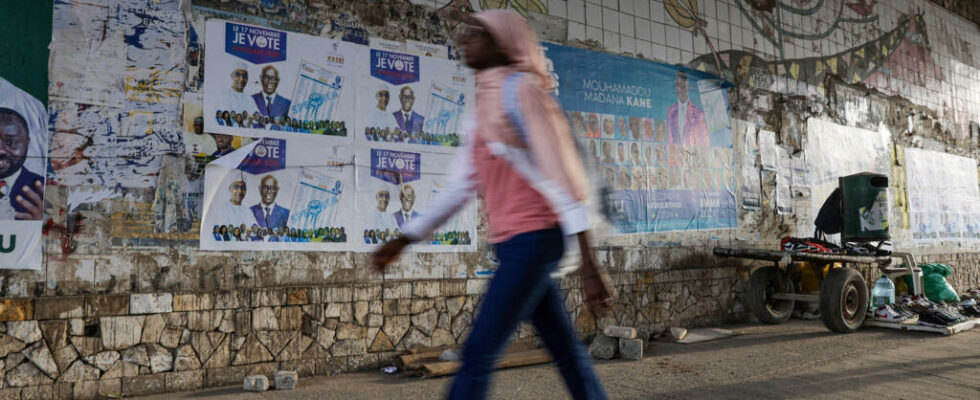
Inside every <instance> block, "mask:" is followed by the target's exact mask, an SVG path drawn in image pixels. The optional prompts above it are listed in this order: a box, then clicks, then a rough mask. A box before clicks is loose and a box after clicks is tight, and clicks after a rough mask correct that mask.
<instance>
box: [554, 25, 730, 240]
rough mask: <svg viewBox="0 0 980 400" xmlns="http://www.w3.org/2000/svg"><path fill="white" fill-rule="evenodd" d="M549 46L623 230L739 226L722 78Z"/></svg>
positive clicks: (572, 116)
mask: <svg viewBox="0 0 980 400" xmlns="http://www.w3.org/2000/svg"><path fill="white" fill-rule="evenodd" d="M544 51H545V56H546V57H547V58H548V59H549V61H550V62H549V67H550V68H551V71H550V72H551V77H552V79H553V80H554V81H555V84H556V88H555V91H556V95H557V98H558V101H559V103H560V104H561V106H562V107H563V108H564V109H565V110H566V112H567V113H568V119H569V123H570V124H571V128H572V132H573V134H574V135H575V136H576V137H577V139H578V141H579V142H580V144H581V145H582V147H584V148H585V149H587V151H588V152H589V154H590V155H591V157H592V158H593V159H594V161H596V162H595V165H596V168H597V169H599V170H598V171H596V172H598V173H599V174H600V176H601V177H602V178H603V180H604V181H605V182H607V183H608V184H609V185H610V186H611V187H612V189H613V193H612V203H613V207H615V209H616V211H617V215H620V216H622V217H621V218H617V220H616V221H613V226H614V227H615V228H616V229H617V230H618V232H620V233H644V232H666V231H678V230H701V229H728V228H734V227H735V226H736V223H737V222H736V215H735V210H736V200H735V190H734V185H735V182H734V171H733V151H732V129H731V121H730V119H729V116H728V99H727V93H726V90H725V85H726V84H725V83H724V82H723V81H719V80H716V79H714V78H712V77H711V76H709V75H707V74H703V73H701V72H698V71H693V70H687V69H683V68H680V67H674V66H668V65H664V64H659V63H654V62H650V61H644V60H638V59H633V58H627V57H620V56H614V55H606V54H602V53H596V52H591V51H587V50H582V49H576V48H571V47H565V46H559V45H552V44H546V45H545V46H544Z"/></svg>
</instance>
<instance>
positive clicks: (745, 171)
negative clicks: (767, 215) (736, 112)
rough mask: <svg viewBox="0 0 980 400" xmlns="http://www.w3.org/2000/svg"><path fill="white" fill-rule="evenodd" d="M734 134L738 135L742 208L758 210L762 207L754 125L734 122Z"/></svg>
mask: <svg viewBox="0 0 980 400" xmlns="http://www.w3.org/2000/svg"><path fill="white" fill-rule="evenodd" d="M734 126H735V132H736V133H737V135H738V138H737V139H736V143H738V150H737V151H738V154H739V157H740V166H741V168H740V169H739V175H740V177H739V178H740V179H739V182H741V183H742V187H741V189H742V190H741V193H742V208H744V209H746V210H758V209H759V208H760V207H762V181H761V179H760V177H759V167H758V165H756V160H757V159H758V154H759V150H758V144H757V143H758V142H757V134H756V128H755V125H754V124H751V123H749V122H746V121H735V124H734Z"/></svg>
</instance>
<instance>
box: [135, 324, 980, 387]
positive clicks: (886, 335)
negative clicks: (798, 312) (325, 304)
mask: <svg viewBox="0 0 980 400" xmlns="http://www.w3.org/2000/svg"><path fill="white" fill-rule="evenodd" d="M726 328H732V329H741V330H744V331H745V332H746V334H745V335H743V336H738V337H735V338H731V339H725V340H720V341H716V342H708V343H701V344H694V345H680V344H672V343H661V342H653V343H651V345H650V347H649V348H648V352H647V356H646V357H645V358H644V359H643V360H642V361H637V362H629V361H619V360H614V361H604V362H598V363H597V364H596V370H597V372H598V373H599V376H600V378H601V379H602V382H603V383H604V384H605V386H606V390H607V392H608V393H609V397H610V398H611V399H662V398H666V399H692V398H701V399H716V398H717V399H747V398H765V399H770V398H817V399H861V400H867V399H945V398H949V399H977V398H980V368H978V367H980V328H977V329H975V330H972V331H967V332H964V333H960V334H957V335H953V336H948V337H944V336H941V335H938V334H927V333H919V332H899V331H893V330H887V329H876V328H866V329H862V330H861V331H859V332H857V333H854V334H850V335H840V334H834V333H831V332H830V331H828V330H827V329H825V328H824V327H823V325H822V324H821V323H820V322H819V321H790V322H787V323H785V324H782V325H777V326H769V325H738V326H726ZM448 382H449V379H447V378H442V379H431V380H424V379H416V378H409V379H406V378H402V379H399V378H395V377H392V376H387V375H384V374H382V373H380V372H362V373H355V374H346V375H339V376H331V377H312V378H301V379H300V382H299V387H298V388H297V389H295V390H292V391H283V392H277V391H275V390H272V391H269V392H265V393H261V394H258V393H243V392H242V391H241V387H240V386H239V387H234V388H221V389H209V390H203V391H198V392H189V393H178V394H167V395H158V396H150V397H146V398H145V399H147V400H149V399H158V400H162V399H221V400H231V399H245V400H248V399H338V400H355V399H396V400H415V399H440V398H441V397H442V395H443V391H444V390H445V388H446V385H447V384H448ZM492 398H494V399H515V400H517V399H528V400H531V399H535V400H537V399H566V398H569V397H568V394H567V392H566V391H565V389H564V387H563V386H562V382H561V378H560V377H559V376H558V374H557V371H556V370H555V369H554V367H552V366H533V367H525V368H517V369H510V370H504V371H499V372H497V373H496V374H495V375H494V382H493V392H492Z"/></svg>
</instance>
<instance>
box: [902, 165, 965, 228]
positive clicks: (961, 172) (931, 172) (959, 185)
mask: <svg viewBox="0 0 980 400" xmlns="http://www.w3.org/2000/svg"><path fill="white" fill-rule="evenodd" d="M976 165H977V162H976V160H974V159H972V158H967V157H961V156H957V155H953V154H947V153H943V152H938V151H929V150H921V149H913V148H905V173H906V179H907V182H908V183H907V186H906V190H907V191H908V202H909V219H910V223H911V229H912V238H913V239H916V240H920V241H936V240H973V239H978V238H980V190H978V188H977V174H976V173H975V172H976Z"/></svg>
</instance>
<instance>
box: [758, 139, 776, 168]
mask: <svg viewBox="0 0 980 400" xmlns="http://www.w3.org/2000/svg"><path fill="white" fill-rule="evenodd" d="M776 157H777V150H776V132H773V131H767V130H765V129H762V130H759V161H760V162H761V163H762V165H761V166H762V170H763V171H775V170H776V163H777V160H776Z"/></svg>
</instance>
